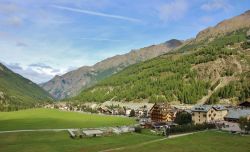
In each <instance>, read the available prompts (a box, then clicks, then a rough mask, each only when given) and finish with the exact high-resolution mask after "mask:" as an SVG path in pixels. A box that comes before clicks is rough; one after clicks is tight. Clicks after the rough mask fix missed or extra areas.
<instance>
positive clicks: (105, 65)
mask: <svg viewBox="0 0 250 152" xmlns="http://www.w3.org/2000/svg"><path fill="white" fill-rule="evenodd" d="M180 45H182V41H179V40H176V39H172V40H169V41H167V42H165V43H162V44H158V45H152V46H149V47H145V48H141V49H138V50H132V51H131V52H129V53H126V54H123V55H117V56H114V57H111V58H107V59H105V60H103V61H101V62H99V63H97V64H95V65H93V66H83V67H81V68H79V69H76V70H74V71H70V72H68V73H66V74H64V75H62V76H56V77H54V78H53V79H52V80H50V81H49V82H46V83H44V84H41V86H42V87H43V88H44V89H45V90H46V91H48V92H49V93H50V94H51V95H52V96H54V97H55V98H57V99H63V98H66V97H72V96H75V95H77V94H79V92H80V91H81V90H83V89H85V88H87V87H89V86H91V85H93V84H95V83H96V82H98V81H99V80H102V79H104V78H106V77H108V76H110V75H112V74H114V73H116V72H118V71H121V70H122V69H124V68H125V67H127V66H129V65H132V64H135V63H139V62H141V61H145V60H148V59H151V58H154V57H156V56H159V55H161V54H164V53H167V52H169V51H171V50H173V49H175V48H177V47H178V46H180Z"/></svg>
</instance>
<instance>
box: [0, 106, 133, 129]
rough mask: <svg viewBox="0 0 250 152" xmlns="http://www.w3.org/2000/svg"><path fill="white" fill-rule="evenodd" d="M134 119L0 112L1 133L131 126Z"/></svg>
mask: <svg viewBox="0 0 250 152" xmlns="http://www.w3.org/2000/svg"><path fill="white" fill-rule="evenodd" d="M133 123H135V120H134V119H131V118H126V117H116V116H104V115H95V114H84V113H77V112H63V111H59V110H52V109H29V110H20V111H16V112H0V131H6V130H20V129H54V128H55V129H58V128H59V129H63V128H87V127H103V126H118V125H129V124H133Z"/></svg>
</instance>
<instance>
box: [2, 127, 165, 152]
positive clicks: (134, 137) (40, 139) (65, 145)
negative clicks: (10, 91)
mask: <svg viewBox="0 0 250 152" xmlns="http://www.w3.org/2000/svg"><path fill="white" fill-rule="evenodd" d="M158 138H161V137H160V136H153V135H145V134H136V133H129V134H123V135H117V136H110V137H95V138H84V139H71V138H70V137H69V135H68V133H67V132H66V131H62V132H26V133H24V132H22V133H5V134H0V141H1V142H0V151H1V152H17V151H18V152H96V151H100V150H104V149H109V148H117V147H122V146H129V145H133V144H139V143H141V142H146V141H150V140H154V139H158Z"/></svg>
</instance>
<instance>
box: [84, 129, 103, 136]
mask: <svg viewBox="0 0 250 152" xmlns="http://www.w3.org/2000/svg"><path fill="white" fill-rule="evenodd" d="M82 133H83V134H84V135H85V136H88V137H96V136H102V135H103V132H102V131H101V130H83V131H82Z"/></svg>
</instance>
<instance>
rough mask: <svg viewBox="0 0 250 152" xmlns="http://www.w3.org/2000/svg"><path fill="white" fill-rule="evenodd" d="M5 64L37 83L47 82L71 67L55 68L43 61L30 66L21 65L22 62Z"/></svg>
mask: <svg viewBox="0 0 250 152" xmlns="http://www.w3.org/2000/svg"><path fill="white" fill-rule="evenodd" d="M4 64H5V65H6V66H7V67H8V68H10V69H11V70H12V71H14V72H15V73H18V74H20V75H22V76H24V77H25V78H28V79H30V80H31V81H33V82H35V83H42V82H46V81H48V80H50V79H51V78H53V77H54V76H55V75H61V74H63V73H65V72H67V71H68V69H69V68H67V69H54V68H52V67H51V66H49V65H46V64H42V63H35V64H30V65H28V66H25V65H21V64H20V63H4ZM70 68H71V67H70Z"/></svg>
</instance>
